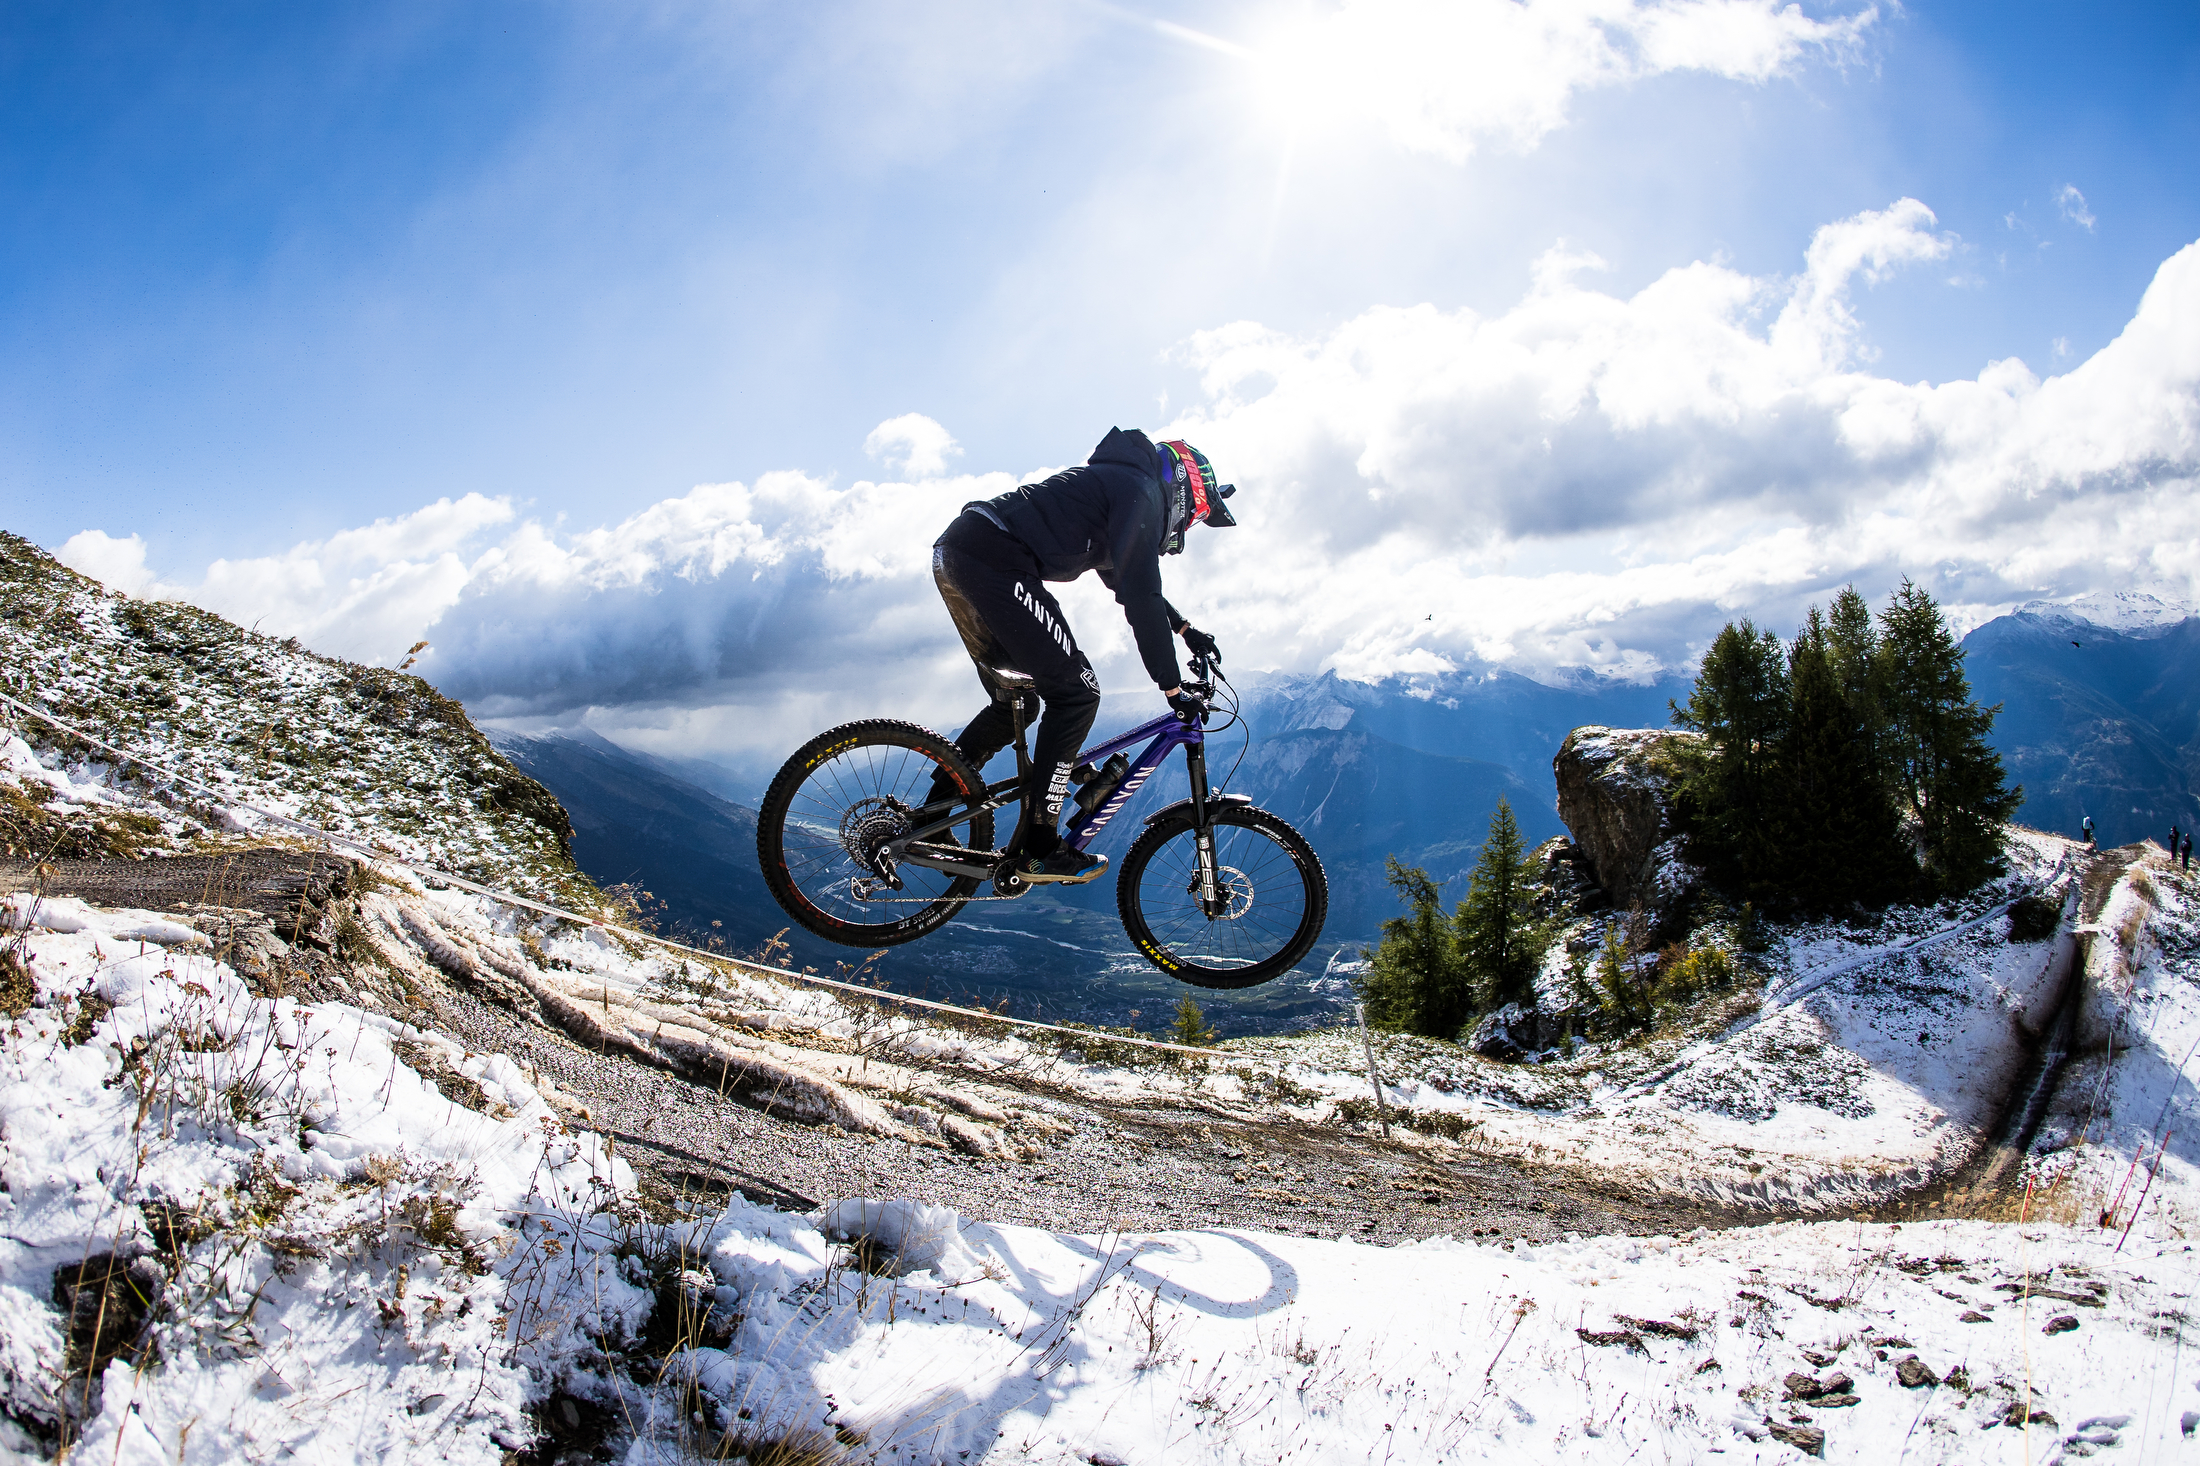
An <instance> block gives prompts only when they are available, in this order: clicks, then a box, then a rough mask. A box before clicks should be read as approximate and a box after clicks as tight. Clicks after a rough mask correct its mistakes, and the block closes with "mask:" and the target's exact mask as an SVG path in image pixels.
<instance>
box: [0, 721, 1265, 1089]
mask: <svg viewBox="0 0 2200 1466" xmlns="http://www.w3.org/2000/svg"><path fill="white" fill-rule="evenodd" d="M0 703H6V704H7V705H8V706H9V707H12V708H14V709H15V710H16V711H17V712H19V713H22V714H24V715H26V716H28V717H32V718H36V719H37V720H38V721H40V722H41V723H46V724H49V725H51V726H53V727H55V728H58V729H60V730H61V731H62V732H64V733H67V734H69V735H70V736H72V737H75V738H81V739H83V740H84V741H85V742H86V743H89V744H90V745H92V747H94V748H101V749H105V750H106V751H107V752H109V753H111V754H113V755H114V756H115V757H117V758H119V759H123V760H125V761H127V762H129V763H133V764H137V765H139V766H140V767H142V768H147V769H151V770H152V771H153V772H154V773H156V774H159V775H161V776H162V777H164V778H168V779H172V780H174V781H175V782H176V783H178V784H181V785H183V786H184V787H186V788H189V789H196V790H198V791H199V792H201V793H203V794H206V795H208V796H210V797H211V798H213V799H215V800H217V801H219V802H220V804H221V805H222V807H223V808H225V809H232V810H237V809H242V810H248V811H250V812H251V813H253V814H255V815H258V816H259V817H260V818H261V819H263V820H268V821H270V822H272V823H274V824H277V825H282V826H285V827H287V828H289V829H292V830H296V831H299V832H300V833H302V834H306V835H311V836H313V837H315V838H316V839H318V840H320V841H321V842H322V843H323V844H325V845H328V846H330V847H331V848H334V849H339V850H345V851H349V852H350V853H352V854H354V855H358V856H361V857H363V858H365V859H367V860H380V861H387V862H388V863H389V864H391V865H401V866H403V867H405V868H406V869H407V870H410V871H412V872H413V873H414V874H415V875H419V876H425V877H432V878H434V879H435V880H438V881H442V882H444V883H445V884H447V885H452V886H456V887H458V888H459V889H460V890H462V891H472V892H473V893H474V894H475V895H478V896H486V897H488V898H489V899H490V900H492V901H500V902H502V903H503V904H505V905H507V906H518V907H521V908H524V909H525V910H528V911H535V912H540V913H541V914H542V915H544V916H554V917H556V918H558V919H559V920H560V921H570V922H574V923H577V924H578V925H581V926H591V927H596V928H598V929H599V930H602V931H607V932H616V933H617V934H618V935H620V936H623V937H631V938H632V939H634V940H635V941H637V942H648V943H650V944H651V945H653V946H657V947H663V948H665V949H667V950H669V951H674V952H684V953H687V954H688V955H690V956H694V957H700V958H702V959H703V960H704V961H705V962H722V963H725V964H726V965H727V966H730V967H737V968H740V969H742V970H744V971H747V972H751V973H756V974H759V975H761V976H764V977H770V978H776V979H779V980H780V981H783V982H806V983H809V984H810V985H811V986H813V987H821V988H835V989H838V990H839V991H841V992H845V993H854V994H856V995H857V996H859V997H864V998H869V999H871V1000H872V1001H873V1002H889V1003H901V1004H904V1005H906V1006H908V1007H912V1008H924V1009H927V1010H929V1011H931V1012H934V1013H952V1014H954V1015H955V1016H956V1017H958V1018H974V1019H978V1020H981V1021H983V1022H987V1023H999V1024H1002V1025H1004V1026H1006V1027H1010V1028H1028V1029H1035V1030H1038V1031H1040V1032H1044V1033H1063V1034H1068V1035H1069V1036H1070V1037H1072V1038H1077V1039H1082V1040H1085V1041H1086V1042H1092V1041H1095V1040H1098V1041H1100V1042H1104V1043H1111V1044H1130V1045H1132V1046H1134V1047H1136V1048H1142V1049H1157V1050H1160V1051H1161V1052H1163V1053H1171V1054H1191V1055H1194V1056H1196V1057H1199V1058H1203V1059H1229V1060H1231V1061H1233V1062H1237V1063H1243V1064H1253V1065H1266V1066H1270V1067H1273V1068H1275V1069H1276V1070H1277V1072H1279V1073H1280V1072H1282V1071H1283V1070H1284V1069H1285V1068H1287V1067H1288V1061H1282V1060H1274V1059H1266V1058H1263V1057H1260V1056H1257V1055H1252V1054H1234V1053H1229V1052H1226V1051H1224V1050H1220V1049H1209V1048H1197V1047H1194V1046H1192V1045H1190V1044H1172V1043H1164V1042H1162V1041H1161V1040H1160V1039H1153V1038H1128V1037H1125V1036H1123V1035H1120V1034H1113V1033H1102V1032H1096V1031H1095V1030H1093V1029H1089V1028H1065V1027H1063V1026H1062V1025H1061V1024H1059V1023H1041V1022H1039V1021H1038V1020H1037V1019H1034V1018H1011V1017H1009V1016H1008V1015H1007V1014H1005V1013H989V1012H987V1011H986V1010H985V1009H983V1008H964V1007H960V1006H958V1005H956V1004H954V1003H942V1002H938V1001H936V1000H935V999H932V998H913V997H910V996H909V995H908V994H906V993H897V992H894V991H892V990H890V989H887V988H871V987H865V986H863V985H862V984H861V983H854V982H841V981H840V980H839V979H837V978H831V977H819V976H818V975H817V974H816V973H814V972H796V971H795V970H794V969H792V968H789V967H771V966H767V965H766V964H764V963H762V962H749V961H746V960H744V959H742V958H739V957H728V956H726V955H725V954H724V953H723V952H706V951H704V950H703V949H702V948H700V947H691V946H688V945H687V944H686V943H685V942H676V941H674V940H672V938H670V937H665V936H659V935H658V934H657V933H655V932H645V931H638V930H636V929H635V928H633V927H628V926H619V925H616V924H614V923H612V922H608V921H604V920H602V919H601V918H599V917H594V916H583V915H581V914H580V913H579V912H577V911H567V910H566V909H565V908H564V907H562V906H552V905H549V904H548V903H546V902H542V901H535V900H531V899H529V898H528V897H526V896H516V895H514V894H512V893H511V892H509V891H499V890H497V889H496V888H494V887H492V886H484V885H481V884H479V883H478V882H475V881H469V880H467V879H466V878H465V877H464V876H458V875H453V874H451V873H450V872H449V871H447V870H443V869H441V868H440V867H437V866H433V865H429V864H427V863H426V862H425V861H419V860H409V859H407V858H406V857H404V856H402V855H399V854H397V853H396V852H394V851H390V850H385V849H383V848H382V847H380V846H377V845H371V844H366V843H364V842H362V841H358V840H354V839H351V838H350V837H348V836H345V835H339V834H337V833H335V832H334V831H333V830H329V829H326V828H324V827H322V826H320V825H316V824H311V823H309V822H307V821H305V820H300V819H293V818H291V817H290V816H289V815H286V814H277V813H276V812H275V811H273V810H271V809H262V808H261V807H260V806H259V805H257V804H253V803H252V802H250V801H249V800H243V799H238V798H236V797H235V796H234V795H231V794H229V793H227V792H225V791H223V790H221V789H218V788H216V787H215V786H214V785H212V784H209V783H207V782H206V781H205V780H203V779H196V778H193V777H192V776H191V775H189V774H186V773H184V772H182V771H181V770H178V769H171V768H169V767H167V766H166V765H165V764H161V763H156V762H155V761H154V760H152V759H149V758H147V757H145V756H144V755H143V754H138V753H132V752H130V750H128V749H126V748H117V747H115V745H113V744H112V743H109V742H107V741H106V740H105V739H101V738H95V737H93V736H92V735H91V734H89V733H87V732H85V731H84V730H83V729H82V728H79V727H76V726H75V725H74V724H71V723H69V722H67V721H65V720H64V719H62V718H58V717H56V716H55V715H54V714H52V713H50V712H47V711H46V710H45V709H44V708H40V707H34V706H32V705H31V704H29V703H26V702H21V701H18V700H17V699H15V698H13V697H10V696H9V695H8V694H7V693H5V692H0Z"/></svg>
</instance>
